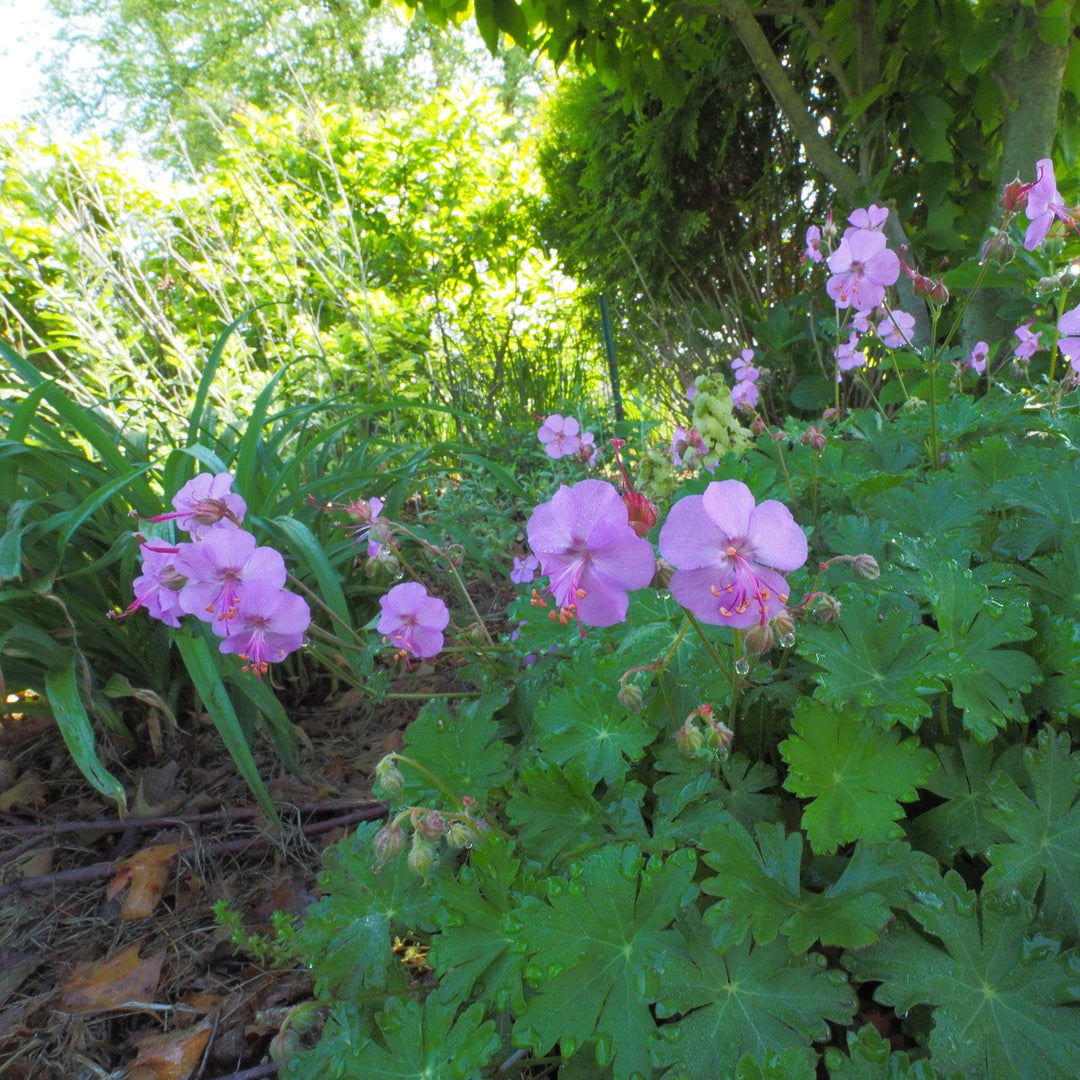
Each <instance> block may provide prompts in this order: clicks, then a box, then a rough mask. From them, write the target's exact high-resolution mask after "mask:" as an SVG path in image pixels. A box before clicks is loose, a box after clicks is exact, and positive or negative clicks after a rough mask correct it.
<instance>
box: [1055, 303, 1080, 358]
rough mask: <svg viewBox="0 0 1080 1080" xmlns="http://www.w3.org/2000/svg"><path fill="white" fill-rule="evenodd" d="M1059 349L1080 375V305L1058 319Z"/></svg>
mask: <svg viewBox="0 0 1080 1080" xmlns="http://www.w3.org/2000/svg"><path fill="white" fill-rule="evenodd" d="M1057 328H1058V333H1059V334H1060V335H1061V337H1059V338H1058V348H1059V349H1060V350H1061V351H1062V353H1063V354H1064V355H1065V356H1067V357H1068V358H1069V364H1070V365H1071V367H1072V369H1073V371H1075V372H1076V373H1077V374H1080V304H1077V305H1076V307H1074V308H1072V310H1070V311H1066V312H1065V314H1064V315H1062V316H1061V318H1060V319H1058V323H1057Z"/></svg>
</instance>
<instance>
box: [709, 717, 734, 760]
mask: <svg viewBox="0 0 1080 1080" xmlns="http://www.w3.org/2000/svg"><path fill="white" fill-rule="evenodd" d="M734 738H735V732H734V731H732V730H731V728H729V727H728V726H727V724H723V723H717V722H716V721H713V722H712V723H710V724H709V734H708V736H707V737H706V739H705V741H706V743H707V744H708V746H709V749H710V750H715V751H716V752H717V753H718V754H726V753H727V750H728V747H729V746H730V745H731V740H732V739H734Z"/></svg>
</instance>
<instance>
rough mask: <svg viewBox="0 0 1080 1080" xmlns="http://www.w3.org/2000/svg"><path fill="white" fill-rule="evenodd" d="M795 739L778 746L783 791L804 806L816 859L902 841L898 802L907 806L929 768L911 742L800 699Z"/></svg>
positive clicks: (925, 753) (929, 758)
mask: <svg viewBox="0 0 1080 1080" xmlns="http://www.w3.org/2000/svg"><path fill="white" fill-rule="evenodd" d="M793 726H794V728H795V733H794V734H793V735H791V736H790V737H789V738H787V739H785V740H784V741H783V742H782V743H781V744H780V753H781V756H782V757H783V759H784V761H786V762H787V765H788V775H787V779H786V780H785V781H784V787H785V788H787V789H788V790H789V791H792V792H794V793H795V794H796V795H798V796H799V798H801V799H810V800H811V802H810V803H809V805H808V806H807V807H806V809H805V810H804V811H803V819H802V821H803V828H804V829H805V830H806V835H807V839H808V840H809V841H810V846H811V847H812V848H813V849H814V851H816V852H831V851H835V850H836V849H837V848H838V847H839V846H840V845H841V844H846V843H848V842H849V841H851V840H860V839H861V840H863V841H865V842H866V843H868V844H874V843H880V842H882V841H885V840H895V839H897V838H899V837H900V836H902V835H903V830H902V829H901V828H900V826H899V824H898V820H899V819H900V818H901V817H902V816H903V813H904V811H903V807H901V806H900V803H901V802H913V801H914V800H915V799H916V798H917V797H918V794H917V791H916V789H917V788H918V787H921V786H922V785H923V784H924V783H925V782H926V780H927V779H928V778H929V777H930V775H931V774H932V773H933V771H934V769H935V768H936V767H937V758H935V757H934V755H933V754H932V753H931V752H930V751H929V750H926V749H924V748H923V747H922V746H920V745H919V741H918V739H916V738H904V739H902V738H901V737H900V735H899V733H898V732H897V730H896V729H895V728H894V729H892V730H889V731H882V730H881V729H880V728H879V727H877V726H875V725H873V724H869V723H867V722H865V721H864V720H860V719H858V718H857V717H855V716H853V715H852V714H851V713H850V712H847V711H839V710H835V709H830V708H828V707H826V706H824V705H822V704H820V703H819V702H816V701H809V700H807V699H803V701H802V702H801V703H800V705H799V707H798V708H797V709H796V712H795V716H794V720H793Z"/></svg>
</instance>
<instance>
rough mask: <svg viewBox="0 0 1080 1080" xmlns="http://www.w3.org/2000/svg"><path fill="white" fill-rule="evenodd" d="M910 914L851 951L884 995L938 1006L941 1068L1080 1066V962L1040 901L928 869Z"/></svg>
mask: <svg viewBox="0 0 1080 1080" xmlns="http://www.w3.org/2000/svg"><path fill="white" fill-rule="evenodd" d="M911 892H912V895H913V898H914V899H913V903H912V904H911V905H910V909H909V910H910V918H908V917H907V916H902V917H901V918H900V919H898V920H897V922H896V923H895V924H894V925H893V927H892V928H890V930H889V931H888V933H886V934H885V936H884V937H883V938H882V940H881V941H880V942H878V943H877V944H876V945H873V946H871V947H870V948H869V949H865V950H863V951H862V952H858V953H853V954H849V955H848V956H847V957H846V958H845V962H846V964H847V966H848V967H849V968H850V969H851V970H852V972H853V973H854V975H855V977H856V978H858V979H862V980H869V981H874V982H878V981H879V982H880V983H881V985H880V986H879V987H878V988H877V989H876V990H875V992H874V997H875V998H876V999H877V1000H878V1001H880V1002H882V1003H883V1004H886V1005H891V1006H893V1007H894V1008H895V1009H896V1010H897V1012H899V1013H900V1014H901V1015H905V1014H907V1013H909V1012H910V1011H911V1010H912V1009H914V1008H916V1007H917V1006H920V1005H921V1006H931V1007H932V1008H933V1010H934V1012H933V1022H934V1026H933V1030H932V1031H931V1033H930V1037H929V1042H928V1049H929V1050H930V1054H931V1060H932V1061H933V1062H934V1065H935V1068H937V1069H938V1070H940V1071H942V1072H945V1073H946V1075H948V1074H950V1073H951V1072H953V1071H954V1070H955V1071H959V1072H961V1073H962V1074H963V1075H964V1076H978V1077H981V1078H985V1080H1015V1078H1016V1077H1018V1076H1022V1077H1024V1080H1062V1078H1063V1077H1075V1076H1076V1075H1077V1069H1078V1062H1080V1013H1078V1012H1077V1010H1076V1008H1075V1001H1076V984H1077V976H1078V974H1080V961H1078V958H1077V957H1076V955H1075V954H1073V953H1066V954H1060V955H1059V952H1058V947H1057V944H1056V942H1054V941H1053V940H1052V939H1050V938H1047V937H1046V936H1045V935H1043V934H1041V933H1039V931H1038V929H1037V927H1036V926H1034V925H1033V922H1032V919H1033V916H1034V911H1033V909H1032V907H1031V905H1030V904H1028V903H1027V902H1026V901H1023V900H1021V899H1019V898H1018V897H1015V896H1014V897H1012V898H1010V899H1009V900H1007V901H1006V900H1002V899H999V898H998V897H996V896H994V895H992V894H988V895H984V896H983V897H982V899H981V900H977V899H976V896H975V894H974V893H973V892H969V891H968V890H967V889H966V888H965V887H964V883H963V880H962V879H961V877H960V875H959V874H957V873H956V872H955V871H951V870H950V871H949V872H948V873H947V874H946V875H945V877H944V879H942V878H940V877H938V876H937V875H936V874H935V875H933V876H932V877H919V878H917V879H916V880H915V881H914V882H913V883H912V885H911Z"/></svg>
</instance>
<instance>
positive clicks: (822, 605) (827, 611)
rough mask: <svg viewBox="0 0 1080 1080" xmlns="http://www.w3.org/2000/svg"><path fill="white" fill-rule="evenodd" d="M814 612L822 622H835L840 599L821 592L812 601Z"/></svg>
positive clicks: (837, 617)
mask: <svg viewBox="0 0 1080 1080" xmlns="http://www.w3.org/2000/svg"><path fill="white" fill-rule="evenodd" d="M814 614H815V615H816V616H817V617H818V618H819V619H820V620H821V621H822V622H823V623H831V622H836V620H837V619H839V618H840V601H839V600H837V599H836V597H835V596H830V595H829V594H828V593H822V594H821V595H820V596H819V597H818V598H817V600H815V601H814Z"/></svg>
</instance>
